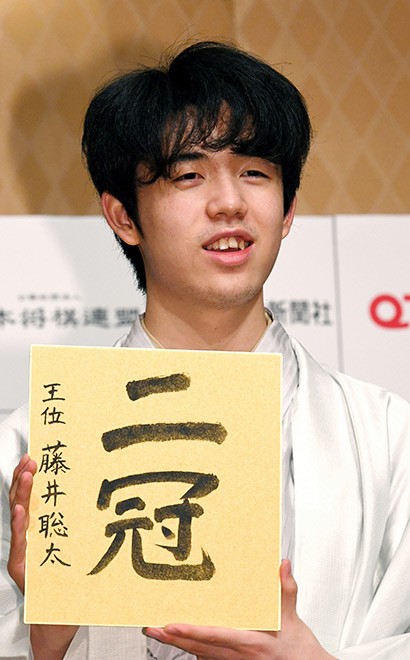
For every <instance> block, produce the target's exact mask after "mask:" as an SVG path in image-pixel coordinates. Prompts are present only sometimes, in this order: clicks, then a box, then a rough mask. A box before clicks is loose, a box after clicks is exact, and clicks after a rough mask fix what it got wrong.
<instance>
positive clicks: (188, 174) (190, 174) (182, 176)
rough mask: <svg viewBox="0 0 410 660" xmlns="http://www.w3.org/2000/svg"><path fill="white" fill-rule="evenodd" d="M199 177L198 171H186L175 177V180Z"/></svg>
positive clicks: (190, 179) (189, 179)
mask: <svg viewBox="0 0 410 660" xmlns="http://www.w3.org/2000/svg"><path fill="white" fill-rule="evenodd" d="M197 178H199V174H198V173H197V172H185V174H180V175H179V176H177V177H175V179H174V180H175V181H192V180H195V179H197Z"/></svg>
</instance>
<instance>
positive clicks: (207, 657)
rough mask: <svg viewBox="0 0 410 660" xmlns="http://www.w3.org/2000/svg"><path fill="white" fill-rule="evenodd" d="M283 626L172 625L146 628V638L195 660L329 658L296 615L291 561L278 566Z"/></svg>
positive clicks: (307, 659)
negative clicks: (268, 628) (266, 629)
mask: <svg viewBox="0 0 410 660" xmlns="http://www.w3.org/2000/svg"><path fill="white" fill-rule="evenodd" d="M280 579H281V585H282V629H281V631H280V632H262V631H256V630H233V629H230V628H216V627H209V628H208V627H202V626H190V625H185V624H172V625H168V626H165V628H147V629H146V631H145V632H146V634H147V635H148V636H149V637H153V638H154V639H158V640H159V641H160V642H163V643H165V644H172V645H173V646H177V647H178V648H181V649H183V650H184V651H188V652H189V653H192V654H193V655H196V656H197V658H198V660H245V659H247V660H252V659H253V658H255V660H256V659H257V660H275V659H277V660H279V659H280V660H321V659H329V658H332V657H333V656H331V655H330V654H329V653H327V652H326V651H325V650H324V649H323V648H322V647H321V646H320V644H319V642H318V640H317V639H316V637H315V636H314V634H313V633H312V631H311V630H310V628H308V627H307V625H306V624H305V623H303V621H302V620H301V619H299V617H298V615H297V614H296V595H297V585H296V582H295V580H294V578H293V576H292V573H291V567H290V562H289V561H288V560H285V561H283V562H282V565H281V567H280Z"/></svg>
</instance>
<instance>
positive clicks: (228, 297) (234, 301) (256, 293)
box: [191, 286, 262, 310]
mask: <svg viewBox="0 0 410 660" xmlns="http://www.w3.org/2000/svg"><path fill="white" fill-rule="evenodd" d="M191 294H192V303H191V304H193V305H195V302H196V303H197V304H198V306H202V305H206V306H208V307H209V308H213V309H216V310H227V309H235V308H238V307H242V306H245V305H248V304H249V303H251V302H254V301H255V300H256V299H258V298H259V297H261V296H262V287H261V286H260V287H248V288H247V289H242V290H238V288H235V289H234V290H233V289H231V288H230V289H229V290H228V289H224V290H223V289H221V288H219V289H218V288H216V287H215V288H211V287H210V288H209V289H207V290H205V291H204V290H203V291H191Z"/></svg>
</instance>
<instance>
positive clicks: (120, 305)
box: [0, 215, 410, 416]
mask: <svg viewBox="0 0 410 660" xmlns="http://www.w3.org/2000/svg"><path fill="white" fill-rule="evenodd" d="M0 232H1V236H2V241H1V244H0V263H1V264H2V274H3V277H2V281H1V289H0V360H1V370H0V415H1V416H5V415H7V414H8V413H9V412H11V411H12V410H13V409H14V408H16V407H18V406H19V405H21V404H22V403H24V402H26V401H27V400H28V382H29V347H30V344H60V345H61V344H62V345H77V346H81V345H85V346H111V345H112V344H113V343H114V342H115V341H116V339H118V337H120V336H121V335H123V334H125V333H126V332H127V331H128V328H129V326H130V324H131V323H132V320H133V318H134V317H135V315H136V314H138V313H141V312H142V311H143V309H144V297H143V295H142V294H141V293H140V292H138V291H137V290H136V286H135V282H134V277H133V274H132V272H131V269H130V267H129V266H128V262H127V261H126V260H125V258H124V257H123V256H122V255H121V253H120V251H119V248H118V247H117V243H116V241H115V239H114V237H113V235H112V233H111V231H110V230H109V229H108V228H107V227H106V225H105V223H104V221H103V219H102V218H100V217H97V216H73V217H68V216H3V217H0ZM409 244H410V216H405V215H390V216H388V215H384V216H380V215H378V216H370V215H369V216H300V217H297V218H296V219H295V222H294V226H293V228H292V231H291V233H290V235H289V237H287V239H286V240H285V241H284V242H283V245H282V249H281V253H280V255H279V259H278V262H277V265H276V266H275V268H274V270H273V272H272V274H271V276H270V278H269V280H268V282H267V284H266V287H265V300H266V305H267V306H268V307H270V309H272V311H273V312H274V314H275V316H276V317H277V318H278V319H279V320H280V321H281V322H282V323H283V325H284V326H285V327H286V328H287V329H288V331H289V332H290V334H292V335H293V336H294V337H296V338H297V339H299V340H300V341H301V342H302V343H303V344H304V345H305V347H306V348H307V349H308V350H309V351H310V352H311V353H312V354H313V355H314V357H315V358H316V359H318V360H319V361H321V362H324V363H326V364H328V365H330V366H333V367H336V368H338V369H340V370H342V371H345V372H347V373H349V374H351V375H352V376H356V377H358V378H361V379H363V380H369V381H372V382H374V383H377V384H379V385H382V386H383V387H387V388H388V389H391V390H393V391H395V392H397V393H399V394H401V395H402V396H404V397H405V398H407V399H410V382H409V379H408V375H407V374H408V371H409V367H410V351H409V339H410V282H409V273H408V254H407V252H408V250H407V246H408V245H409Z"/></svg>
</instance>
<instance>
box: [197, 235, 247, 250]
mask: <svg viewBox="0 0 410 660" xmlns="http://www.w3.org/2000/svg"><path fill="white" fill-rule="evenodd" d="M248 245H249V242H248V241H244V240H243V239H242V238H241V239H239V240H238V239H237V238H235V237H234V236H229V238H220V239H219V241H215V242H214V243H212V244H211V245H207V247H206V249H207V250H229V249H231V250H244V249H245V248H246V247H248Z"/></svg>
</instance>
